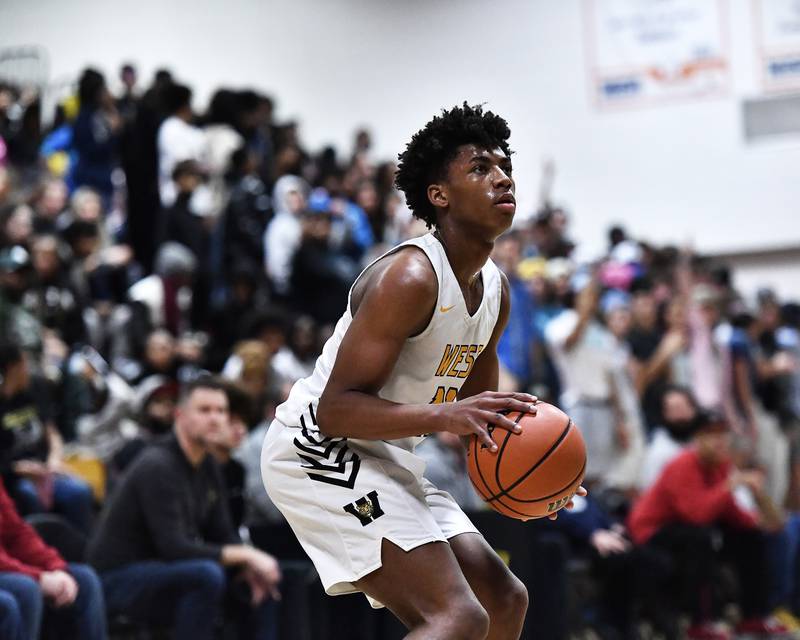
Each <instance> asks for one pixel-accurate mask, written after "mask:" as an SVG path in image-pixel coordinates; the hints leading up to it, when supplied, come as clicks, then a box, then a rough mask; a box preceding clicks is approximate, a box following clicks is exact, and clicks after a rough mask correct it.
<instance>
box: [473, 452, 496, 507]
mask: <svg viewBox="0 0 800 640" xmlns="http://www.w3.org/2000/svg"><path fill="white" fill-rule="evenodd" d="M472 448H473V449H474V451H473V454H472V457H473V459H474V460H475V469H476V470H477V472H478V477H479V478H480V479H481V482H483V484H484V486H485V487H486V494H487V495H488V496H491V495H492V488H491V487H490V486H489V483H488V482H486V478H484V477H483V470H482V469H481V459H480V456H479V455H478V451H479V450H478V437H477V436H473V437H472ZM473 486H474V487H475V490H476V491H477V492H478V493H479V494H480V496H481V498H483V500H484V501H486V502H488V501H489V498H487V497H486V496H485V495H483V492H482V491H481V490H480V488H478V486H477V485H475V483H473Z"/></svg>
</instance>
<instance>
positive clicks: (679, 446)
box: [639, 385, 699, 491]
mask: <svg viewBox="0 0 800 640" xmlns="http://www.w3.org/2000/svg"><path fill="white" fill-rule="evenodd" d="M698 412H699V407H698V405H697V400H696V399H695V397H694V395H692V392H691V391H690V390H689V389H688V388H686V387H680V386H677V385H669V386H667V387H665V388H664V389H663V391H662V392H661V420H660V423H661V424H660V425H659V426H658V427H656V428H655V429H654V430H653V433H652V435H651V437H650V442H649V443H648V445H647V448H646V450H645V455H644V462H643V463H642V466H641V473H640V475H639V489H640V490H641V491H644V490H646V489H647V488H649V487H650V485H652V484H653V483H654V482H655V481H656V479H657V478H658V476H659V475H661V471H662V470H663V468H664V467H665V466H666V465H667V464H669V463H670V462H671V461H672V459H673V458H675V456H677V455H678V454H679V453H680V452H681V451H683V449H684V448H685V447H686V445H687V444H688V443H689V441H690V440H691V438H692V436H693V435H694V431H695V428H696V424H697V416H698Z"/></svg>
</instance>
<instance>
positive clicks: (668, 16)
mask: <svg viewBox="0 0 800 640" xmlns="http://www.w3.org/2000/svg"><path fill="white" fill-rule="evenodd" d="M584 9H585V12H586V15H585V24H586V29H587V33H586V40H587V51H588V66H589V78H590V83H591V91H592V95H593V98H594V100H595V102H596V104H597V105H598V106H599V107H603V108H605V107H614V106H633V105H639V104H648V103H657V102H660V101H674V100H683V99H689V98H696V97H705V96H715V95H724V94H725V93H727V91H728V89H729V64H728V52H727V30H726V28H725V27H724V26H723V25H724V17H725V16H724V15H723V9H724V7H723V0H584Z"/></svg>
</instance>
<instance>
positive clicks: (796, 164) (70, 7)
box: [0, 0, 800, 251]
mask: <svg viewBox="0 0 800 640" xmlns="http://www.w3.org/2000/svg"><path fill="white" fill-rule="evenodd" d="M723 4H726V5H727V6H728V7H729V9H728V11H727V20H726V22H727V25H728V27H729V34H730V42H731V49H732V51H731V53H732V65H733V71H734V78H733V83H732V85H733V90H732V93H731V95H730V96H729V97H726V98H716V99H709V100H705V101H700V102H690V103H684V104H673V105H668V106H655V107H648V108H640V109H636V110H628V111H622V112H617V113H597V112H596V111H594V110H593V107H592V106H591V104H590V99H589V92H588V84H587V79H586V78H587V76H586V71H585V64H586V52H585V50H584V46H583V33H584V22H583V15H582V10H581V0H560V1H558V2H556V1H554V0H497V1H495V2H483V1H480V0H314V1H311V0H304V1H301V0H295V1H293V2H289V1H286V2H275V1H273V0H168V1H165V0H137V1H136V2H122V1H119V0H80V1H79V0H72V1H65V0H2V1H0V46H11V45H16V44H41V45H43V46H45V47H46V48H47V49H48V50H49V52H50V55H51V65H52V73H53V76H54V77H55V78H63V77H69V76H74V75H76V74H77V73H78V72H79V71H80V69H81V68H82V67H83V66H84V65H86V64H89V63H91V64H94V65H97V66H99V67H101V68H103V69H105V70H106V71H107V72H109V73H110V74H111V73H115V72H116V69H117V68H118V65H119V64H120V63H122V62H123V61H127V60H133V61H134V62H135V63H137V64H138V66H139V68H140V71H141V75H142V76H143V78H144V79H145V80H147V81H148V82H149V78H150V74H151V73H152V71H153V70H154V69H155V68H157V67H158V66H162V65H167V66H169V67H171V68H172V69H173V70H174V72H175V73H176V74H177V75H178V77H179V78H181V79H183V80H184V81H186V82H188V83H189V84H191V85H193V86H194V87H195V89H196V98H197V100H196V107H198V108H204V107H205V104H206V99H207V97H208V95H209V93H210V92H211V91H212V90H213V88H215V87H216V86H218V85H220V84H222V83H225V84H227V85H233V86H237V85H239V86H241V85H245V84H252V85H255V86H257V87H260V88H262V89H264V90H267V91H269V92H271V93H274V94H275V95H276V96H277V98H278V101H279V110H278V113H279V115H280V116H281V117H297V118H298V119H299V120H300V121H301V122H302V135H303V137H304V139H305V141H306V142H307V143H308V145H309V146H311V147H312V148H316V147H318V146H319V145H321V144H323V143H326V142H334V143H336V144H337V145H338V146H339V148H340V149H341V150H343V151H345V152H346V151H348V150H349V143H350V138H351V133H352V131H353V130H354V129H355V128H356V127H357V126H359V125H361V124H367V125H369V126H371V127H372V128H373V130H374V131H375V132H376V135H375V138H376V144H377V148H378V151H379V153H380V155H381V156H385V157H389V156H394V155H395V154H396V153H397V152H398V151H399V150H401V148H402V145H403V143H404V142H405V141H406V140H407V139H408V138H409V136H410V134H411V133H413V132H414V131H415V130H416V129H417V128H419V127H420V126H421V125H422V124H424V122H426V121H427V119H428V118H429V117H430V116H431V115H432V114H434V113H435V112H436V111H437V110H438V109H440V108H441V107H443V106H449V105H452V104H455V103H457V102H460V101H461V100H465V99H466V100H469V101H471V102H478V101H486V102H488V103H489V105H490V107H491V108H492V109H494V110H495V111H497V112H499V113H501V114H503V115H504V116H505V117H507V118H508V120H509V122H510V124H511V127H512V145H513V147H514V148H515V149H516V150H517V152H518V155H517V156H516V158H515V165H516V174H517V180H518V194H519V199H520V204H521V207H522V208H528V209H530V208H531V207H533V206H534V204H535V202H536V198H537V190H538V177H539V168H540V165H541V161H542V159H543V158H545V157H548V156H551V157H553V158H554V159H555V161H556V164H557V171H558V175H557V179H556V189H555V194H556V197H557V199H558V200H561V201H563V202H565V203H566V204H567V205H568V206H569V207H570V208H571V210H572V211H573V214H574V221H573V229H574V235H575V236H576V238H577V239H578V240H579V241H580V242H581V243H582V245H583V248H584V250H585V251H586V250H591V251H593V250H597V249H599V248H601V247H602V246H603V245H604V238H605V229H606V228H607V226H608V225H609V224H610V223H611V222H616V221H622V222H623V223H624V224H626V225H627V226H628V228H629V229H630V230H631V231H632V232H634V233H635V234H637V235H642V236H646V237H649V238H652V239H655V240H657V241H678V242H680V241H683V240H685V239H686V238H688V237H693V238H694V241H695V245H696V246H697V247H698V248H700V249H705V250H723V249H733V248H742V247H758V246H770V245H773V244H781V245H786V244H787V243H791V242H800V224H798V223H797V218H798V216H797V214H798V213H800V211H798V210H799V209H800V207H799V206H798V203H800V169H799V168H800V141H799V140H798V139H796V138H795V139H794V140H783V141H779V142H769V143H761V144H759V145H757V146H746V145H745V144H744V142H743V134H742V123H741V111H740V100H741V99H742V98H743V97H744V96H752V95H755V94H756V93H757V90H758V88H757V84H756V69H755V46H754V44H753V30H752V24H751V21H752V16H751V11H752V3H751V1H750V0H729V2H725V0H723Z"/></svg>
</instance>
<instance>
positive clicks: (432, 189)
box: [428, 184, 450, 209]
mask: <svg viewBox="0 0 800 640" xmlns="http://www.w3.org/2000/svg"><path fill="white" fill-rule="evenodd" d="M428 200H429V201H430V203H431V204H432V205H433V206H434V207H439V208H442V209H446V208H447V206H448V205H449V204H450V201H449V199H448V196H447V188H446V187H445V186H444V185H443V184H431V185H428Z"/></svg>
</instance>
